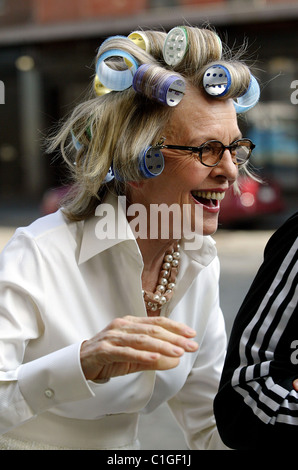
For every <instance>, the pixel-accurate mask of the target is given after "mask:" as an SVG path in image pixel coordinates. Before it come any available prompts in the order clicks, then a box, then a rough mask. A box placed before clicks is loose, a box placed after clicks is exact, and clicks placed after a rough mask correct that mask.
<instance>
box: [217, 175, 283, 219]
mask: <svg viewBox="0 0 298 470" xmlns="http://www.w3.org/2000/svg"><path fill="white" fill-rule="evenodd" d="M238 182H239V185H240V190H241V194H240V195H236V194H235V193H234V191H233V189H232V188H231V189H229V191H227V192H226V196H225V198H224V199H223V200H222V201H221V205H220V214H219V220H220V222H221V223H222V224H223V226H225V225H232V224H235V223H239V222H244V221H253V220H257V219H258V218H260V217H261V216H263V215H267V214H278V213H279V212H281V211H282V210H284V208H285V204H284V202H283V197H282V192H281V188H280V186H279V184H278V183H276V182H274V181H265V183H263V184H261V183H259V182H258V181H255V180H252V179H250V178H245V177H239V179H238Z"/></svg>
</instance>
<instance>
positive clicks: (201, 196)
mask: <svg viewBox="0 0 298 470" xmlns="http://www.w3.org/2000/svg"><path fill="white" fill-rule="evenodd" d="M191 195H192V197H193V198H194V199H195V200H196V201H197V202H198V203H199V204H202V205H203V206H205V207H207V208H219V202H220V201H222V200H223V198H224V197H225V192H224V191H220V192H219V191H217V192H215V191H191Z"/></svg>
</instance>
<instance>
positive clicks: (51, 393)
mask: <svg viewBox="0 0 298 470" xmlns="http://www.w3.org/2000/svg"><path fill="white" fill-rule="evenodd" d="M44 394H45V396H46V397H47V398H53V396H54V395H55V392H54V390H52V389H51V388H47V389H46V390H45V391H44Z"/></svg>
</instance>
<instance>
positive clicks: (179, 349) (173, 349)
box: [172, 346, 184, 356]
mask: <svg viewBox="0 0 298 470" xmlns="http://www.w3.org/2000/svg"><path fill="white" fill-rule="evenodd" d="M172 351H173V353H174V354H176V355H177V356H182V354H183V353H184V349H182V348H179V347H177V346H174V347H173V348H172Z"/></svg>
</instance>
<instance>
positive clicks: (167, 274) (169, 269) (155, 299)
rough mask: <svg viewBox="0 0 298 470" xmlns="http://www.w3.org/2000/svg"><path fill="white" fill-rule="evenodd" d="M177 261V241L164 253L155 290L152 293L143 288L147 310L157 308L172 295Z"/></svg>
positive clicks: (178, 257)
mask: <svg viewBox="0 0 298 470" xmlns="http://www.w3.org/2000/svg"><path fill="white" fill-rule="evenodd" d="M179 261H180V245H179V243H176V245H175V247H174V249H173V250H168V251H166V253H165V256H164V259H163V264H162V268H161V271H160V275H159V280H158V284H157V286H156V289H155V292H154V293H153V292H147V291H145V290H143V297H144V302H145V305H146V309H147V310H150V311H151V312H155V311H156V310H159V309H160V308H161V307H162V306H163V305H164V304H165V303H167V302H168V301H169V300H170V299H171V297H172V296H173V289H174V287H175V285H176V278H177V274H178V267H179Z"/></svg>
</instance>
